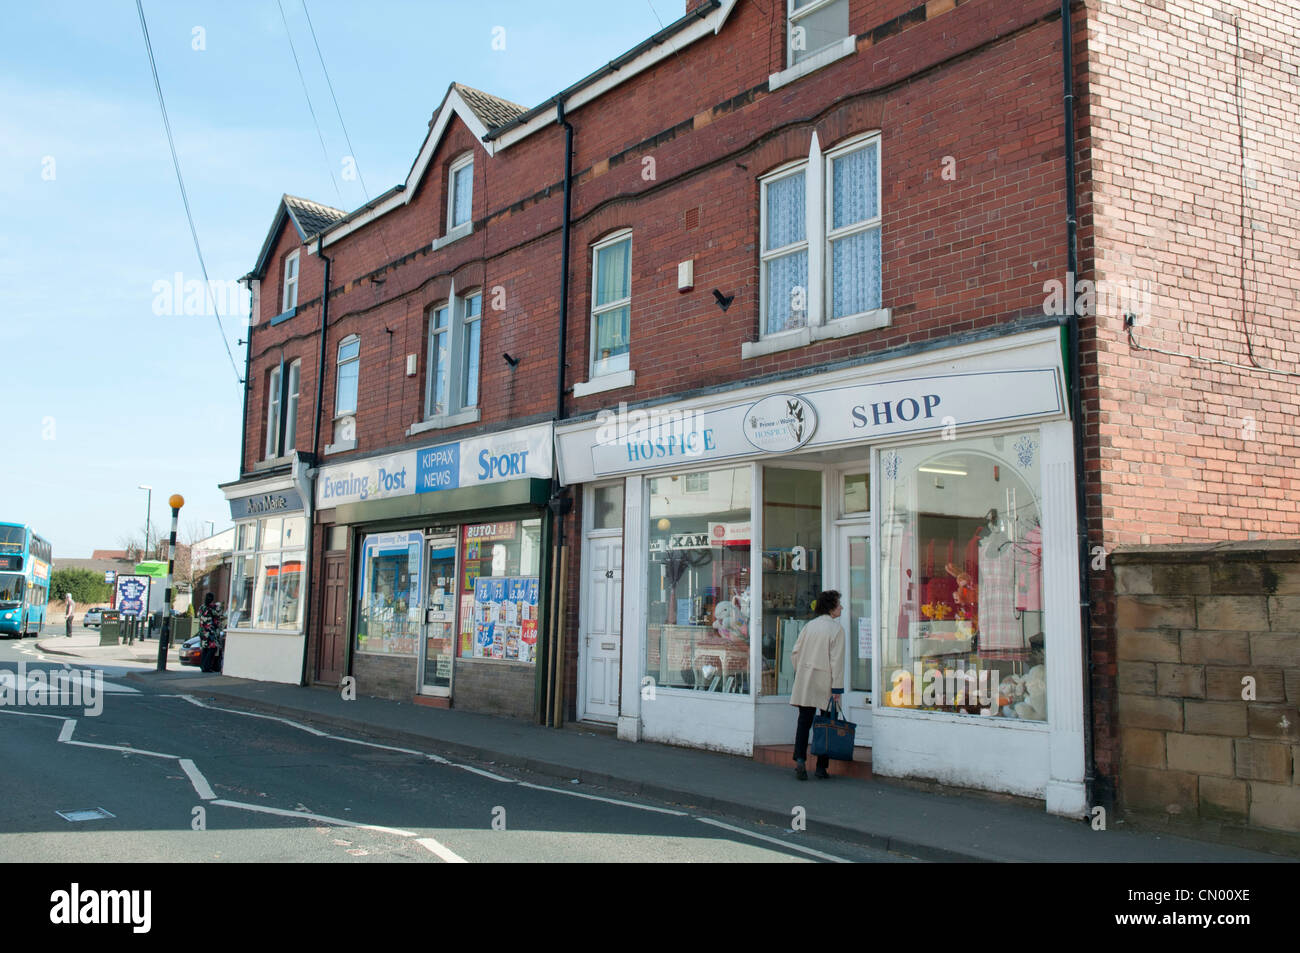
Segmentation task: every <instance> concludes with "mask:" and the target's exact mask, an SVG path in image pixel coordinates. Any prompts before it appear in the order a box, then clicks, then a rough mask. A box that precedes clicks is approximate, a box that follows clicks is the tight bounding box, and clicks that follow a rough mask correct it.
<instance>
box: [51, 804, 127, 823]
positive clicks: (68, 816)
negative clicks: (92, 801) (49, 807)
mask: <svg viewBox="0 0 1300 953" xmlns="http://www.w3.org/2000/svg"><path fill="white" fill-rule="evenodd" d="M54 813H55V814H57V815H59V817H61V818H63V819H64V820H65V821H98V820H102V819H104V818H106V817H114V816H115V815H113V814H110V813H108V811H106V810H104V809H103V808H102V807H92V808H90V809H89V810H85V811H55V812H54Z"/></svg>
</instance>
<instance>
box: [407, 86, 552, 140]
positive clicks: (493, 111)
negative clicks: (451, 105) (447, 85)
mask: <svg viewBox="0 0 1300 953" xmlns="http://www.w3.org/2000/svg"><path fill="white" fill-rule="evenodd" d="M451 88H452V89H454V90H456V91H457V92H458V93H460V98H461V99H463V100H465V105H466V106H468V107H469V108H470V109H471V110H472V111H473V112H474V115H476V116H477V117H478V118H479V121H480V122H482V123H483V125H485V126H487V127H488V130H489V131H490V130H492V129H494V128H496V127H498V126H504V125H505V124H506V123H509V122H513V121H514V120H515V119H518V118H519V117H520V116H522V115H523V114H524V113H526V112H528V108H527V107H526V106H521V105H519V104H518V103H512V102H511V101H510V100H508V99H502V98H501V97H500V96H493V95H492V94H491V93H485V92H483V90H481V89H475V88H474V87H473V86H466V85H465V84H464V83H452V84H451ZM429 125H433V120H430V121H429Z"/></svg>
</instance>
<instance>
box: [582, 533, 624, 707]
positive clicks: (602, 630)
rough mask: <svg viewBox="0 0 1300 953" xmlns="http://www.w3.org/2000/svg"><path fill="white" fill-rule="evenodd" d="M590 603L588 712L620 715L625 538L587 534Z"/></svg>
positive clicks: (585, 649)
mask: <svg viewBox="0 0 1300 953" xmlns="http://www.w3.org/2000/svg"><path fill="white" fill-rule="evenodd" d="M587 554H588V558H587V605H586V611H585V612H584V613H583V617H584V624H585V629H586V632H585V644H584V647H583V658H584V662H585V671H586V679H585V681H586V698H585V699H584V703H585V704H584V716H585V717H586V718H587V719H588V720H590V721H607V722H611V723H612V722H614V721H616V720H617V719H618V675H619V657H620V655H621V650H622V646H623V625H622V622H623V538H622V536H608V535H606V536H594V535H593V536H589V537H588V538H587Z"/></svg>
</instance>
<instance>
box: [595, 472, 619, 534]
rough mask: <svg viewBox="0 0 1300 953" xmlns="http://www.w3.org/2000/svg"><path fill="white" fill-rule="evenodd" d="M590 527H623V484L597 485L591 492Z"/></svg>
mask: <svg viewBox="0 0 1300 953" xmlns="http://www.w3.org/2000/svg"><path fill="white" fill-rule="evenodd" d="M591 506H592V512H591V528H592V529H622V528H623V484H622V483H612V484H610V485H609V486H598V487H596V488H595V489H594V490H593V491H592V493H591Z"/></svg>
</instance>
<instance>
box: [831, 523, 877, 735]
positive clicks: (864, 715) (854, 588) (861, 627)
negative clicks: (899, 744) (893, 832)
mask: <svg viewBox="0 0 1300 953" xmlns="http://www.w3.org/2000/svg"><path fill="white" fill-rule="evenodd" d="M837 536H838V537H839V538H838V550H837V551H838V555H839V567H840V569H839V574H838V575H839V577H840V578H839V580H838V585H836V587H835V588H837V589H838V590H839V591H840V594H841V597H842V598H843V605H844V612H843V613H842V614H841V615H840V624H841V625H842V626H843V627H844V634H845V646H844V655H845V658H844V681H845V683H846V684H845V686H844V707H845V709H846V714H847V715H848V718H849V721H852V722H856V723H857V726H858V729H857V733H856V735H855V739H854V740H855V741H856V743H857V744H858V745H861V746H869V745H870V744H871V695H872V692H871V679H872V676H873V674H874V673H873V669H872V667H873V665H874V664H875V652H874V647H875V625H874V623H873V621H872V611H871V559H872V546H871V524H870V523H869V522H868V521H866V520H862V521H854V522H845V523H841V524H840V525H839V526H838V527H837Z"/></svg>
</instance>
